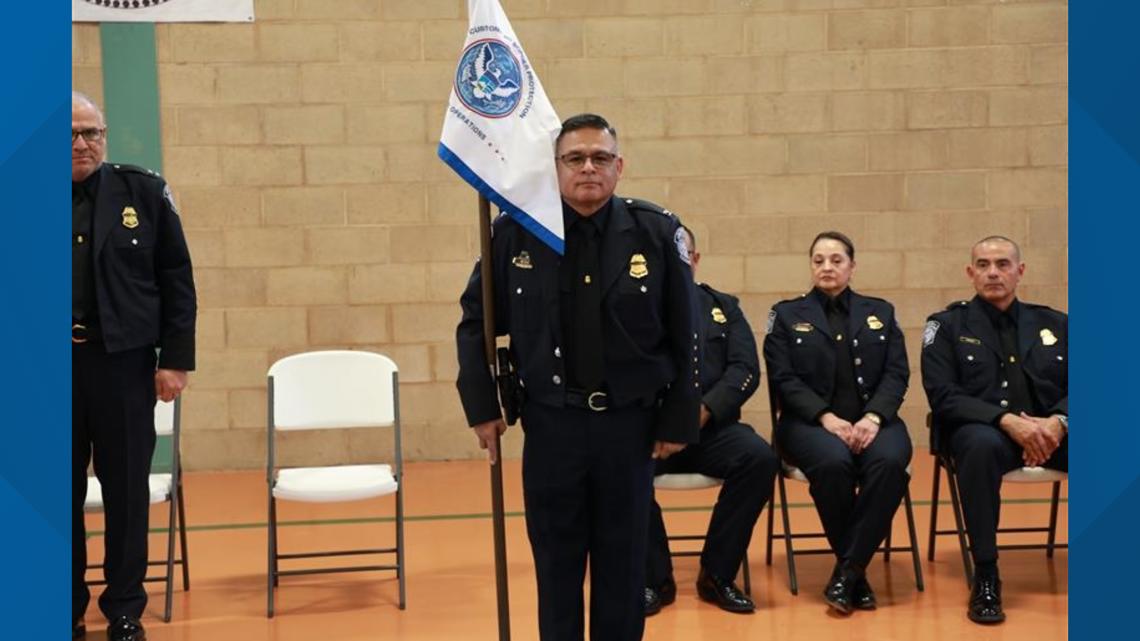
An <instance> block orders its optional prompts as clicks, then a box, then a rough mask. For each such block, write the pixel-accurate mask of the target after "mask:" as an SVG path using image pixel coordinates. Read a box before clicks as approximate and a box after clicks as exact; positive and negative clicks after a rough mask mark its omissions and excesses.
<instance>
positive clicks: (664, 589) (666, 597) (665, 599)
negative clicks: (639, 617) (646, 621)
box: [645, 581, 677, 617]
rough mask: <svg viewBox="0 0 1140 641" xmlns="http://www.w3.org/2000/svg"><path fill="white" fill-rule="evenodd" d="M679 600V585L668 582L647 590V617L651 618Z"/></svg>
mask: <svg viewBox="0 0 1140 641" xmlns="http://www.w3.org/2000/svg"><path fill="white" fill-rule="evenodd" d="M676 600H677V584H676V583H673V582H672V581H666V582H664V583H662V584H661V585H659V586H657V587H655V588H650V587H647V588H645V616H647V617H651V616H653V615H654V614H657V613H658V612H660V611H661V608H663V607H665V606H667V605H669V604H670V603H672V602H674V601H676Z"/></svg>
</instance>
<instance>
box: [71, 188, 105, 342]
mask: <svg viewBox="0 0 1140 641" xmlns="http://www.w3.org/2000/svg"><path fill="white" fill-rule="evenodd" d="M98 177H99V172H94V173H92V174H91V175H90V176H88V177H87V178H86V179H84V180H83V181H81V182H77V183H76V182H73V183H71V317H72V320H73V321H74V322H82V323H83V324H85V325H87V326H88V327H94V326H95V325H96V324H97V323H98V308H99V306H98V302H97V301H96V298H95V271H94V263H93V262H92V261H93V260H94V259H93V258H92V255H91V254H92V249H91V248H92V247H93V244H92V243H91V237H92V231H93V229H92V219H93V218H94V216H93V214H94V211H95V198H96V196H97V190H98V186H99V180H98Z"/></svg>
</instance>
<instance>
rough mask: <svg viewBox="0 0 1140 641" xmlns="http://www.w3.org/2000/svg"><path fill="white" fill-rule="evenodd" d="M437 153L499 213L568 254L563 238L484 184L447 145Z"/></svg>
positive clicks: (440, 144)
mask: <svg viewBox="0 0 1140 641" xmlns="http://www.w3.org/2000/svg"><path fill="white" fill-rule="evenodd" d="M437 153H438V155H439V158H440V160H442V161H443V162H445V163H447V164H448V165H449V166H450V167H451V168H452V169H453V170H455V173H457V174H459V177H460V178H462V179H463V180H466V181H467V183H468V184H470V185H471V186H472V187H474V188H475V189H476V190H478V192H479V193H480V194H483V196H484V197H485V198H486V199H487V200H489V201H491V202H493V203H495V206H497V207H498V208H499V211H505V212H507V213H508V214H510V215H511V217H513V218H514V219H515V220H517V221H518V222H519V224H520V225H522V226H523V227H524V228H526V230H527V231H529V232H530V233H532V234H534V235H535V236H537V237H538V239H539V240H541V241H542V242H544V243H546V244H547V245H549V246H550V248H551V249H553V250H554V251H556V252H558V254H559V255H563V254H565V253H566V252H565V248H564V242H563V240H562V239H561V238H559V237H557V236H555V235H554V233H553V232H551V231H550V229H549V228H547V227H545V226H544V225H543V224H542V223H540V222H538V221H537V220H535V219H534V218H531V217H530V215H529V214H527V213H526V212H525V211H523V210H522V209H519V208H518V206H516V205H515V204H514V203H512V202H511V201H509V200H507V199H506V198H503V196H502V195H501V194H500V193H499V192H497V191H495V190H494V189H492V188H491V186H490V185H488V184H487V183H485V182H483V179H482V178H480V177H479V176H478V174H476V173H475V172H474V171H472V170H471V168H470V167H468V166H467V163H465V162H463V161H462V160H460V158H459V156H457V155H455V153H454V152H452V151H451V150H450V149H448V148H447V145H445V144H443V143H442V142H441V143H439V148H438V150H437Z"/></svg>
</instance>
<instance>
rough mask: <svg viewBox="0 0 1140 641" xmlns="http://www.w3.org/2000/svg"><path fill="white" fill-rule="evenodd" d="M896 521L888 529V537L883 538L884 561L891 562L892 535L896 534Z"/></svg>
mask: <svg viewBox="0 0 1140 641" xmlns="http://www.w3.org/2000/svg"><path fill="white" fill-rule="evenodd" d="M894 529H895V528H894V521H892V522H891V527H890V528H889V529H888V530H887V538H886V539H884V540H883V563H890V562H891V536H892V535H893V534H894Z"/></svg>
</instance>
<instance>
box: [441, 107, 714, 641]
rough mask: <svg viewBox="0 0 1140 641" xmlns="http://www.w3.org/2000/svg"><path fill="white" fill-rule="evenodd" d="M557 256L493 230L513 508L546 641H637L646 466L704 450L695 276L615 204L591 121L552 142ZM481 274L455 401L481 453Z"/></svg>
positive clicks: (659, 233)
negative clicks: (513, 409) (509, 373)
mask: <svg viewBox="0 0 1140 641" xmlns="http://www.w3.org/2000/svg"><path fill="white" fill-rule="evenodd" d="M555 147H556V151H555V153H556V155H557V158H558V163H557V171H558V182H559V188H560V191H561V193H562V203H563V220H564V222H565V230H566V253H565V256H559V255H558V254H556V253H555V252H554V251H553V250H551V249H550V248H549V247H547V246H546V245H545V244H544V243H542V242H541V241H539V240H538V239H537V238H536V237H534V236H533V235H531V234H529V233H527V232H525V231H524V230H523V228H522V226H521V225H520V224H518V223H517V222H515V221H514V220H512V219H510V218H507V217H500V218H499V220H498V221H496V223H495V228H494V241H493V243H494V245H493V261H494V265H493V270H494V274H495V287H496V289H495V301H494V303H495V318H496V325H497V327H496V328H495V329H496V334H499V335H509V336H510V337H511V352H512V356H513V360H514V364H515V366H516V368H517V371H518V375H519V379H520V385H521V386H522V388H523V390H524V393H525V400H524V401H523V403H522V412H521V415H522V422H523V429H524V430H525V431H526V439H525V444H524V446H523V496H524V500H525V502H526V523H527V533H528V535H529V537H530V542H531V549H532V551H533V553H534V560H535V572H536V574H537V580H538V610H539V612H538V619H539V633H540V637H541V638H542V639H544V640H553V639H582V638H584V637H585V630H584V607H583V599H582V584H583V581H584V580H585V577H586V567H587V562H588V563H589V568H590V638H591V639H592V640H593V641H600V640H612V641H633V640H636V639H640V638H641V636H642V632H643V630H644V626H645V607H644V603H643V600H644V588H645V553H646V528H647V523H648V516H649V505H650V500H651V496H652V490H653V465H654V459H655V458H657V459H660V458H665V457H667V456H669V455H670V454H672V453H674V452H677V451H680V450H681V449H682V448H684V447H685V444H687V443H695V442H697V441H698V440H699V429H698V426H699V422H698V421H699V419H698V416H699V407H700V388H699V385H700V384H699V382H698V378H699V377H698V375H697V366H698V352H697V343H696V335H695V334H694V332H695V329H694V328H695V324H694V319H693V303H692V301H693V296H694V293H693V289H694V288H693V276H692V272H691V271H690V267H689V256H688V253H687V250H688V247H687V245H686V241H687V237H686V236H685V232H684V230H682V229H681V226H680V222H679V221H678V220H677V218H676V217H675V216H673V215H672V214H670V213H668V212H666V211H664V210H662V209H661V208H660V207H658V206H656V205H653V204H651V203H647V202H644V201H640V200H634V199H630V198H619V197H615V196H614V189H615V187H616V186H617V182H618V180H619V179H620V178H621V174H622V169H623V164H624V161H623V159H622V157H621V154H620V153H619V151H618V144H617V132H616V131H615V130H614V128H613V127H611V126H610V124H609V123H608V122H607V121H606V120H605V119H604V118H602V117H601V116H597V115H594V114H581V115H578V116H574V117H572V118H569V119H567V120H566V121H565V122H564V123H562V132H561V133H560V134H559V136H558V140H557V142H556V145H555ZM481 291H482V290H481V282H480V275H479V268H478V266H476V268H475V271H474V272H473V274H472V276H471V279H470V281H469V282H468V286H467V290H466V291H465V292H464V294H463V297H462V299H461V300H460V302H461V305H462V307H463V319H462V320H461V321H460V324H459V327H458V330H457V343H458V353H459V364H460V369H459V377H458V382H457V386H458V388H459V394H460V397H461V400H462V402H463V408H464V411H465V413H466V415H467V420H468V423H469V424H470V425H471V426H472V427H474V429H475V433H476V435H477V436H478V438H479V443H480V445H481V446H482V447H484V448H491V452H490V456H491V457H492V459H494V458H495V457H497V456H498V452H496V451H494V447H495V436H496V434H497V433H502V432H503V431H505V430H506V425H505V424H504V423H503V420H502V419H501V418H500V411H499V407H498V404H497V403H496V397H495V388H494V384H495V383H494V380H493V379H492V378H491V376H490V375H489V374H488V366H487V362H486V357H485V355H484V351H483V322H482V318H483V316H482V305H483V300H482V293H481Z"/></svg>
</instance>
